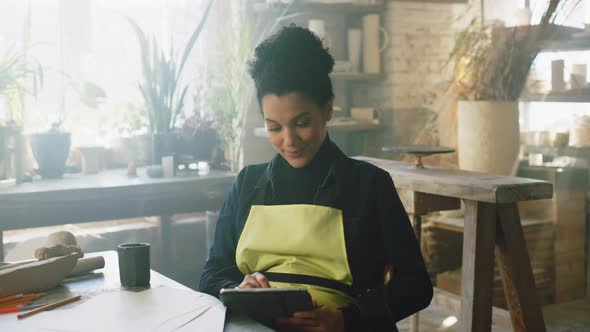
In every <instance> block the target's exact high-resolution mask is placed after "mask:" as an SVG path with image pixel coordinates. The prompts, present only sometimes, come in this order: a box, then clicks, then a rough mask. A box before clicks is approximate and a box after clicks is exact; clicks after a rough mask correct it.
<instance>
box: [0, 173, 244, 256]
mask: <svg viewBox="0 0 590 332" xmlns="http://www.w3.org/2000/svg"><path fill="white" fill-rule="evenodd" d="M234 179H235V174H234V173H230V172H222V171H216V170H211V172H209V173H207V174H204V175H194V176H182V177H180V176H178V177H172V178H150V177H148V176H146V175H145V172H144V170H143V169H140V171H139V176H137V177H129V176H127V170H126V169H113V170H106V171H102V172H100V173H98V174H93V175H82V174H75V175H66V176H65V177H64V178H63V179H51V180H39V181H35V182H33V183H22V184H17V185H10V186H8V187H3V188H0V261H2V260H3V241H2V231H6V230H13V229H21V228H31V227H44V226H56V225H63V224H75V223H83V222H92V221H103V220H112V219H124V218H137V217H146V216H160V220H161V223H160V227H161V232H160V237H161V241H162V246H163V249H164V255H165V256H166V255H167V253H169V247H170V223H171V216H172V215H173V214H177V213H189V212H197V211H206V210H212V211H214V210H218V209H220V208H221V205H222V204H223V200H224V198H225V195H226V193H227V191H228V190H229V188H230V187H231V185H232V183H233V181H234Z"/></svg>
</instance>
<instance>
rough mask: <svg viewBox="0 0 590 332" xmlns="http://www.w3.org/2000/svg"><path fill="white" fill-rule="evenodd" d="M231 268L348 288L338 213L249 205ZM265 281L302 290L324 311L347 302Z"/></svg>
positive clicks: (335, 294) (345, 297)
mask: <svg viewBox="0 0 590 332" xmlns="http://www.w3.org/2000/svg"><path fill="white" fill-rule="evenodd" d="M236 264H237V266H238V268H239V269H240V271H241V272H242V273H243V274H251V273H254V272H260V273H262V274H264V273H265V272H271V273H284V274H295V275H303V276H312V277H319V278H323V279H329V280H333V281H336V282H338V283H341V284H343V285H346V286H351V285H352V274H351V272H350V267H349V266H348V259H347V255H346V244H345V241H344V226H343V221H342V211H340V210H338V209H334V208H330V207H325V206H317V205H307V204H295V205H253V206H252V208H251V210H250V214H249V215H248V219H247V220H246V224H245V226H244V229H243V231H242V234H241V235H240V240H239V241H238V246H237V249H236ZM269 279H270V280H271V281H270V285H271V286H272V287H282V288H296V287H297V288H300V287H304V288H307V289H308V290H309V292H310V294H311V296H312V297H313V299H314V300H315V301H316V302H317V303H318V304H320V305H325V306H327V307H330V308H340V307H344V306H346V305H348V304H350V303H351V302H352V301H353V299H352V297H351V296H350V295H349V294H347V293H346V292H344V291H341V290H337V289H332V288H327V287H320V286H316V285H313V284H295V283H284V282H273V281H272V278H269Z"/></svg>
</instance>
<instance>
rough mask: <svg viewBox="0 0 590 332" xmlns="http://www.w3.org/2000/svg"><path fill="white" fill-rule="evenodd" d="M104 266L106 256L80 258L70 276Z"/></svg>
mask: <svg viewBox="0 0 590 332" xmlns="http://www.w3.org/2000/svg"><path fill="white" fill-rule="evenodd" d="M103 267H104V257H102V256H97V257H88V258H80V259H78V263H76V266H75V267H74V269H73V270H72V272H71V273H70V274H68V277H69V276H74V275H78V274H82V273H88V272H90V271H94V270H98V269H102V268H103Z"/></svg>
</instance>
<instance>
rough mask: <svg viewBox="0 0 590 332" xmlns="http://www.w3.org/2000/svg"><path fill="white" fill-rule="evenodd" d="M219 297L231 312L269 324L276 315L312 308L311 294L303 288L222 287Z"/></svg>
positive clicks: (283, 315)
mask: <svg viewBox="0 0 590 332" xmlns="http://www.w3.org/2000/svg"><path fill="white" fill-rule="evenodd" d="M219 298H220V299H221V302H223V304H224V305H225V306H226V307H227V308H228V309H229V310H230V311H231V312H237V313H241V314H245V315H247V316H249V317H250V318H253V319H255V320H257V321H259V322H261V323H263V324H266V325H269V326H272V325H274V320H275V319H276V318H278V317H286V316H290V315H292V314H293V313H294V312H297V311H309V310H313V303H312V300H311V295H310V294H309V292H308V291H307V289H305V288H224V289H222V290H221V292H220V293H219Z"/></svg>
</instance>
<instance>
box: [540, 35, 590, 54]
mask: <svg viewBox="0 0 590 332" xmlns="http://www.w3.org/2000/svg"><path fill="white" fill-rule="evenodd" d="M541 50H542V51H546V52H548V51H587V50H590V38H571V39H565V40H549V41H547V42H545V43H543V45H542V46H541Z"/></svg>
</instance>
